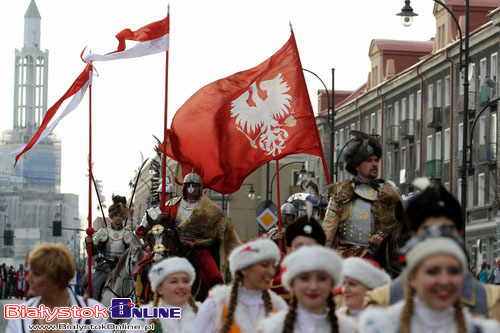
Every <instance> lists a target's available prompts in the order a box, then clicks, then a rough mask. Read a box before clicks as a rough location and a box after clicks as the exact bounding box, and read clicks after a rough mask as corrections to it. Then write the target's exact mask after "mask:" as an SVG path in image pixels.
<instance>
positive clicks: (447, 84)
mask: <svg viewBox="0 0 500 333" xmlns="http://www.w3.org/2000/svg"><path fill="white" fill-rule="evenodd" d="M444 106H445V107H447V106H450V77H449V76H447V77H445V78H444Z"/></svg>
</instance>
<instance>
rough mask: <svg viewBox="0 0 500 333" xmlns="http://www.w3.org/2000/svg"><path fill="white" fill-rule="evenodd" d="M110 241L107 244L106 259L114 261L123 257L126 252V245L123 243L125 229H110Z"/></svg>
mask: <svg viewBox="0 0 500 333" xmlns="http://www.w3.org/2000/svg"><path fill="white" fill-rule="evenodd" d="M107 229H108V241H107V242H106V249H105V252H104V257H105V258H106V259H110V260H114V259H116V258H117V257H119V256H121V255H122V253H123V252H124V251H125V250H126V245H125V243H124V242H123V236H124V234H125V229H122V230H114V229H113V228H110V227H108V228H107Z"/></svg>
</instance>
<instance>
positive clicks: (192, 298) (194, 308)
mask: <svg viewBox="0 0 500 333" xmlns="http://www.w3.org/2000/svg"><path fill="white" fill-rule="evenodd" d="M188 303H189V305H190V306H191V308H192V309H193V312H194V313H198V305H196V301H195V300H194V297H193V295H191V296H189V299H188Z"/></svg>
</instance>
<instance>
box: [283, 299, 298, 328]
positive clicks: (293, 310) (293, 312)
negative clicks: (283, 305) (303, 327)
mask: <svg viewBox="0 0 500 333" xmlns="http://www.w3.org/2000/svg"><path fill="white" fill-rule="evenodd" d="M296 316H297V297H295V295H293V298H292V303H291V304H290V306H289V307H288V313H287V314H286V317H285V324H284V326H283V333H293V326H294V324H295V318H296Z"/></svg>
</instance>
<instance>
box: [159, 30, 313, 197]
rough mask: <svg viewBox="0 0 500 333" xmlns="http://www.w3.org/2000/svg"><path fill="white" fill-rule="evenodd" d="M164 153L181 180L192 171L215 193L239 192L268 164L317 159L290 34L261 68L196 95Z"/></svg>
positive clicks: (185, 107) (308, 107)
mask: <svg viewBox="0 0 500 333" xmlns="http://www.w3.org/2000/svg"><path fill="white" fill-rule="evenodd" d="M164 146H165V145H164ZM166 146H167V148H166V150H167V155H168V156H170V157H172V158H173V159H175V160H177V161H179V162H180V163H181V164H182V165H184V166H186V165H188V166H189V167H188V168H183V173H186V172H190V171H191V167H194V168H195V170H196V172H197V173H199V174H200V176H201V177H202V179H203V184H204V186H205V187H209V188H211V189H213V190H215V191H217V192H219V193H233V192H235V191H237V190H238V189H239V188H240V186H241V184H242V183H243V181H244V179H245V178H246V177H247V176H248V175H249V174H250V173H252V172H253V171H254V170H255V169H257V168H259V167H260V166H262V165H263V164H265V163H266V162H268V161H270V160H279V159H281V158H283V157H285V156H287V155H289V154H298V153H307V154H311V155H316V156H322V155H323V150H322V147H321V142H320V140H319V134H318V129H317V126H316V119H315V117H314V113H313V110H312V106H311V101H310V99H309V94H308V92H307V87H306V83H305V80H304V74H303V72H302V65H301V63H300V58H299V53H298V51H297V45H296V43H295V37H294V35H293V33H292V35H291V37H290V39H289V40H288V42H287V43H286V44H285V45H284V46H283V47H282V48H281V49H280V50H279V51H278V52H276V53H275V54H274V55H273V56H272V57H271V58H269V59H268V60H266V61H264V62H263V63H262V64H260V65H258V66H257V67H254V68H252V69H249V70H246V71H243V72H239V73H236V74H233V75H231V76H228V77H226V78H224V79H220V80H218V81H215V82H213V83H210V84H208V85H207V86H205V87H203V88H201V89H200V90H198V91H197V92H196V93H195V94H194V95H193V96H192V97H191V98H190V99H189V100H187V101H186V102H185V103H184V105H183V106H182V107H181V108H180V109H179V110H178V111H177V113H176V114H175V116H174V119H173V121H172V126H171V129H170V131H169V140H168V143H167V145H166ZM162 149H164V148H162ZM186 169H187V170H186Z"/></svg>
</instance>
